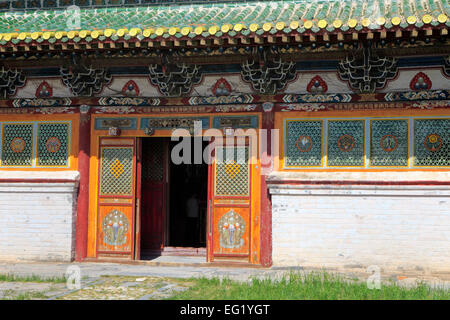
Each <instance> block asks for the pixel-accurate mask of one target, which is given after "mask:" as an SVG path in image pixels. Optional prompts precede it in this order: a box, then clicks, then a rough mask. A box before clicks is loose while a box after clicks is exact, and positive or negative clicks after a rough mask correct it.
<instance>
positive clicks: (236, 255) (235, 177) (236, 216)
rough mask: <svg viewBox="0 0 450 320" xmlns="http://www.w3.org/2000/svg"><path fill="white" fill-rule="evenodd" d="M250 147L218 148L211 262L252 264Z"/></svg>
mask: <svg viewBox="0 0 450 320" xmlns="http://www.w3.org/2000/svg"><path fill="white" fill-rule="evenodd" d="M250 178H251V166H250V165H249V146H248V145H235V146H216V147H215V150H214V161H213V163H212V165H211V166H210V172H209V191H208V194H209V197H208V198H209V199H208V205H209V207H208V245H207V246H208V249H207V251H208V261H214V260H217V259H221V258H222V259H231V260H245V261H247V260H249V258H250V247H251V246H250V245H251V244H250V241H251V236H250V230H251V226H250V223H251V219H250V213H251V210H250V209H251V206H250V204H251V190H250V185H251V184H250Z"/></svg>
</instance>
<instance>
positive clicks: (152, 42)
mask: <svg viewBox="0 0 450 320" xmlns="http://www.w3.org/2000/svg"><path fill="white" fill-rule="evenodd" d="M449 27H450V5H449V2H448V1H447V0H374V1H369V0H284V1H281V0H280V1H275V0H272V1H251V0H248V1H231V0H222V1H220V0H217V1H209V0H30V1H27V0H2V1H0V142H1V146H0V259H1V260H32V261H35V260H43V261H74V260H75V261H132V260H147V259H151V258H152V257H155V256H160V255H196V256H200V257H203V258H202V259H204V260H202V261H204V262H205V263H213V264H219V265H220V264H226V263H235V264H243V265H254V266H263V267H270V266H281V267H284V266H302V267H311V268H331V269H333V268H334V269H351V268H369V267H370V266H377V267H379V268H381V269H383V270H430V271H433V272H434V271H447V272H448V271H450V270H449V266H450V38H449ZM175 133H179V134H180V135H182V137H180V136H177V137H175V136H174V135H175ZM191 136H193V137H191ZM221 140H222V142H223V141H227V143H220V141H221ZM182 141H184V142H185V143H184V144H183V143H181V142H182ZM180 150H181V151H182V152H180ZM255 150H256V152H253V151H255ZM191 151H192V152H191ZM189 153H191V154H190V155H189ZM223 154H227V157H219V155H222V156H223ZM177 155H178V156H179V157H178V158H180V157H181V156H182V157H181V158H182V159H183V161H178V160H179V159H178V158H177ZM229 155H231V156H230V157H228V156H229ZM175 158H177V159H178V160H177V159H175ZM238 158H239V161H238ZM191 160H192V161H191ZM207 160H208V161H207Z"/></svg>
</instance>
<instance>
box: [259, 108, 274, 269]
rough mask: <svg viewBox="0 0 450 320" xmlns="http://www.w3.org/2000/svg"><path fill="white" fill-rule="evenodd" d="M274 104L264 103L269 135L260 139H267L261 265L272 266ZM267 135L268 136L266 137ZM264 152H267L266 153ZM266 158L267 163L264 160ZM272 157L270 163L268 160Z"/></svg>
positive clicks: (263, 176) (262, 205)
mask: <svg viewBox="0 0 450 320" xmlns="http://www.w3.org/2000/svg"><path fill="white" fill-rule="evenodd" d="M273 109H274V105H273V103H271V102H266V103H263V114H262V129H265V130H266V131H267V135H266V136H265V135H260V139H261V138H263V139H266V144H267V149H266V150H264V149H263V150H262V154H261V231H260V232H261V239H260V241H261V253H260V255H261V265H263V266H264V267H270V266H271V265H272V203H271V199H270V194H269V190H268V189H267V184H266V177H267V175H268V174H269V173H270V172H271V171H272V169H273V162H272V161H273V159H272V148H273V146H272V138H271V135H272V134H273V132H272V131H273V129H274V110H273ZM266 137H267V138H266ZM264 152H265V153H266V154H264ZM264 159H265V160H266V163H263V162H262V161H264ZM268 159H271V161H270V162H269V163H267V160H268Z"/></svg>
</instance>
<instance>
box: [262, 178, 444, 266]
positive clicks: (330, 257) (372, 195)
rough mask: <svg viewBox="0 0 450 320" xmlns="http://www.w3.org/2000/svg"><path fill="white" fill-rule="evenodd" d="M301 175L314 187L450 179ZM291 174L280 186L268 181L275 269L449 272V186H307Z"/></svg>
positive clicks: (273, 179)
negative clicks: (373, 267) (384, 181)
mask: <svg viewBox="0 0 450 320" xmlns="http://www.w3.org/2000/svg"><path fill="white" fill-rule="evenodd" d="M298 174H299V176H302V178H301V179H297V180H307V181H313V180H316V181H319V180H321V179H323V180H333V181H338V180H339V179H338V178H341V181H345V180H346V181H356V179H355V176H358V175H359V176H361V175H362V176H364V177H365V179H367V180H370V181H377V180H379V178H380V177H382V176H383V175H384V178H382V180H387V179H389V180H391V179H392V180H396V181H408V180H410V181H417V178H418V177H422V179H421V180H423V181H431V180H434V181H450V179H449V173H446V172H444V173H442V172H441V173H438V172H422V173H420V172H417V173H413V172H409V173H406V172H405V173H398V172H396V173H395V174H393V175H392V174H391V175H389V176H387V173H374V175H370V173H326V174H327V176H328V177H325V175H324V173H306V174H304V173H298ZM314 175H317V176H316V179H314V177H313V176H314ZM335 175H337V176H336V177H335ZM352 175H353V176H352ZM287 176H289V180H291V181H292V180H294V178H295V177H294V176H295V173H289V174H288V175H283V174H282V173H281V174H280V173H274V174H273V175H272V176H271V177H270V178H269V180H271V181H277V184H270V182H269V189H270V193H271V194H272V214H273V216H272V223H273V226H272V227H273V229H272V232H273V234H272V239H273V263H274V265H275V266H277V265H278V266H291V265H297V266H298V265H300V266H305V267H319V268H322V267H323V268H338V269H348V268H367V267H369V266H371V265H376V266H378V267H380V268H381V269H382V270H391V271H406V270H411V271H417V270H421V271H422V270H425V271H432V272H435V271H437V272H442V271H443V272H449V271H450V185H435V186H429V185H403V186H398V185H396V186H389V185H356V184H349V185H339V184H328V185H327V184H325V185H322V184H319V185H301V184H293V183H291V184H289V183H288V182H287V180H288V179H287ZM325 178H326V179H325ZM360 178H361V177H360ZM411 178H413V179H411ZM283 180H285V181H286V183H285V184H279V183H280V182H281V181H283ZM360 181H361V180H360Z"/></svg>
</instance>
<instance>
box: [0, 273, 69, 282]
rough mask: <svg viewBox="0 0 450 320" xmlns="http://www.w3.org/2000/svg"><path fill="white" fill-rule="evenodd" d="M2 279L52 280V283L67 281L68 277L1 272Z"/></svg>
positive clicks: (14, 280) (25, 280) (11, 280)
mask: <svg viewBox="0 0 450 320" xmlns="http://www.w3.org/2000/svg"><path fill="white" fill-rule="evenodd" d="M0 281H3V282H52V283H66V281H67V278H66V277H65V276H61V277H42V276H39V275H35V274H32V275H27V276H20V275H15V274H0Z"/></svg>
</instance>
